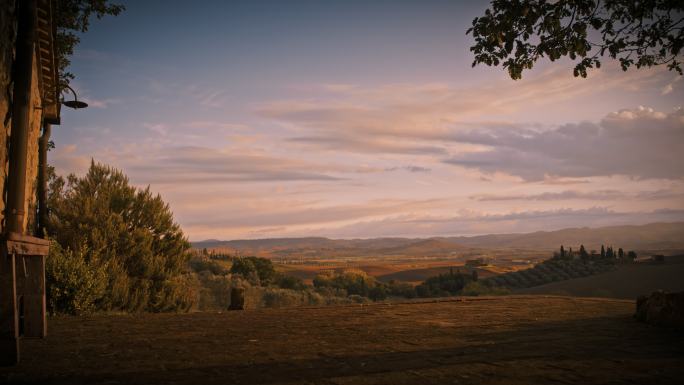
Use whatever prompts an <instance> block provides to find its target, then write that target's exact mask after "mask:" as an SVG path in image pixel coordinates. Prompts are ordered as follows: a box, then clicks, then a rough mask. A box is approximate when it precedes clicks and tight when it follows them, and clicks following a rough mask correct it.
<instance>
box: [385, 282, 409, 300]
mask: <svg viewBox="0 0 684 385" xmlns="http://www.w3.org/2000/svg"><path fill="white" fill-rule="evenodd" d="M387 291H388V294H389V295H390V296H394V297H403V298H416V289H415V288H414V287H413V285H411V284H410V283H406V282H397V281H395V280H391V281H389V283H388V284H387Z"/></svg>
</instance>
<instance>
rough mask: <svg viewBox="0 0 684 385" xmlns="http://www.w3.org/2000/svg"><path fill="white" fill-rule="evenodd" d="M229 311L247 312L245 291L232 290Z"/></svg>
mask: <svg viewBox="0 0 684 385" xmlns="http://www.w3.org/2000/svg"><path fill="white" fill-rule="evenodd" d="M228 310H245V289H244V288H242V287H234V288H232V289H230V306H229V307H228Z"/></svg>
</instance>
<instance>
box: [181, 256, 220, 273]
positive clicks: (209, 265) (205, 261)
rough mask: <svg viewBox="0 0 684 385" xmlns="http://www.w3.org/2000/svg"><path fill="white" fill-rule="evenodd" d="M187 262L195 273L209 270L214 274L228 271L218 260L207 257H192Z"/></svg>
mask: <svg viewBox="0 0 684 385" xmlns="http://www.w3.org/2000/svg"><path fill="white" fill-rule="evenodd" d="M189 264H190V268H191V269H192V270H193V271H195V272H197V273H199V272H202V271H210V272H211V273H212V274H214V275H226V274H228V271H229V270H228V269H227V268H226V267H225V266H223V265H222V264H221V263H220V262H218V261H214V260H213V259H209V258H207V257H192V258H191V259H190V263H189Z"/></svg>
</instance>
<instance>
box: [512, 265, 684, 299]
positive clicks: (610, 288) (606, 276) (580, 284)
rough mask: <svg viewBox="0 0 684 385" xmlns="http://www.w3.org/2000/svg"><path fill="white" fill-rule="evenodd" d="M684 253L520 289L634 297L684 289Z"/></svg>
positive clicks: (594, 295) (523, 290)
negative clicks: (654, 262)
mask: <svg viewBox="0 0 684 385" xmlns="http://www.w3.org/2000/svg"><path fill="white" fill-rule="evenodd" d="M682 277H684V255H680V256H676V257H670V258H668V260H667V261H666V263H664V264H658V265H651V264H641V263H640V264H630V265H620V266H618V267H617V269H615V270H613V271H609V272H606V273H603V274H597V275H592V276H588V277H582V278H575V279H569V280H565V281H558V282H553V283H549V284H546V285H541V286H535V287H531V288H526V289H520V290H516V291H515V292H516V293H520V294H551V295H570V296H577V297H606V298H625V299H634V298H636V297H638V296H640V295H644V294H649V293H652V292H654V291H656V290H665V291H684V279H683V278H682Z"/></svg>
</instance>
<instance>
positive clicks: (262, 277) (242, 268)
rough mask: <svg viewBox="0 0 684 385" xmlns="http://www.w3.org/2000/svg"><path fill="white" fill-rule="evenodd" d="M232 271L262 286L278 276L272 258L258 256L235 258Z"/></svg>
mask: <svg viewBox="0 0 684 385" xmlns="http://www.w3.org/2000/svg"><path fill="white" fill-rule="evenodd" d="M230 273H231V274H237V275H241V276H242V277H244V278H245V279H247V280H248V281H249V282H250V283H252V284H253V285H262V286H267V285H268V284H270V283H271V282H272V281H273V279H274V278H276V271H275V268H273V262H271V260H270V259H266V258H258V257H237V258H234V259H233V265H232V266H231V267H230Z"/></svg>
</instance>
